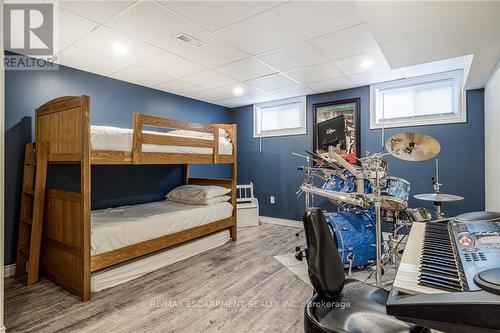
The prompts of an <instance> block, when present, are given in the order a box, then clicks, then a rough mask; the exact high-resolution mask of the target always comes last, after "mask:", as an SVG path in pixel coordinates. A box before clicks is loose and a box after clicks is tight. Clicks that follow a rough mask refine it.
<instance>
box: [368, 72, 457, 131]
mask: <svg viewBox="0 0 500 333" xmlns="http://www.w3.org/2000/svg"><path fill="white" fill-rule="evenodd" d="M449 78H457V79H458V80H459V82H458V87H459V89H460V91H459V94H460V96H459V103H460V105H459V106H458V111H459V114H458V117H453V118H452V117H444V118H442V119H439V118H435V119H421V120H415V119H409V120H400V121H396V122H388V123H385V124H377V123H376V107H377V100H376V94H377V89H385V88H393V87H404V86H407V85H412V84H418V83H425V82H432V81H437V80H442V79H449ZM463 87H464V82H463V70H461V69H460V70H454V71H448V72H442V73H437V74H429V75H423V76H418V77H413V78H407V79H400V80H395V81H388V82H381V83H376V84H372V85H370V129H380V128H395V127H409V126H426V125H441V124H456V123H465V122H467V110H466V105H467V103H466V93H465V91H464V89H463Z"/></svg>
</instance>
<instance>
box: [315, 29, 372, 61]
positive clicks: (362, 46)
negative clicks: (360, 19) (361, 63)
mask: <svg viewBox="0 0 500 333" xmlns="http://www.w3.org/2000/svg"><path fill="white" fill-rule="evenodd" d="M312 42H313V44H314V45H315V46H316V47H317V48H318V49H319V50H320V51H321V52H323V53H324V54H325V55H326V56H327V57H328V58H329V59H330V60H335V59H340V58H345V57H350V56H353V55H357V54H361V53H365V52H368V51H373V50H376V49H378V45H377V41H376V40H375V38H374V37H373V34H372V33H371V32H370V30H369V29H368V26H367V25H366V24H361V25H357V26H355V27H352V28H348V29H345V30H341V31H338V32H333V33H330V34H328V35H324V36H321V37H318V38H315V39H313V40H312Z"/></svg>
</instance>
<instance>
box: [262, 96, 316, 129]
mask: <svg viewBox="0 0 500 333" xmlns="http://www.w3.org/2000/svg"><path fill="white" fill-rule="evenodd" d="M297 102H299V103H301V105H302V106H301V112H302V115H301V116H302V120H303V126H302V127H300V128H292V129H283V130H273V131H266V132H265V133H262V132H260V133H259V132H258V127H257V119H258V112H259V108H261V107H273V106H279V105H283V104H292V103H297ZM306 109H307V104H306V96H298V97H291V98H284V99H278V100H274V101H269V102H263V103H255V104H254V105H253V137H254V139H258V138H268V137H277V136H292V135H305V134H307V110H306Z"/></svg>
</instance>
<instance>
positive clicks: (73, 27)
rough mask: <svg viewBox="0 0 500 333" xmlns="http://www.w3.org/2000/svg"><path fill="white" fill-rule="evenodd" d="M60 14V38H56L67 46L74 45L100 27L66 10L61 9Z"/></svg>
mask: <svg viewBox="0 0 500 333" xmlns="http://www.w3.org/2000/svg"><path fill="white" fill-rule="evenodd" d="M58 12H59V29H58V30H59V37H57V36H55V39H56V40H60V41H62V42H64V43H67V44H72V43H74V42H75V41H76V40H78V39H79V38H81V37H83V36H84V35H86V34H87V33H89V32H90V31H92V30H93V29H95V28H97V26H98V25H99V24H97V23H95V22H92V21H90V20H87V19H85V18H83V17H80V16H78V15H75V14H73V13H71V12H69V11H67V10H64V9H59V11H58Z"/></svg>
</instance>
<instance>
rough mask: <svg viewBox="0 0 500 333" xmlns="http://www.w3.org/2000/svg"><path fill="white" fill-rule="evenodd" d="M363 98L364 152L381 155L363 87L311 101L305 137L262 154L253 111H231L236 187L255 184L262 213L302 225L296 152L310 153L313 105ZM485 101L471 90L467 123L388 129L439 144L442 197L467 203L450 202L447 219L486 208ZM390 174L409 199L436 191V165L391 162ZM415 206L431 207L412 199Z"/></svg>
mask: <svg viewBox="0 0 500 333" xmlns="http://www.w3.org/2000/svg"><path fill="white" fill-rule="evenodd" d="M356 97H359V98H361V153H362V155H364V153H365V151H366V150H369V151H371V152H378V151H380V147H381V137H380V130H370V129H369V125H370V114H369V110H370V101H369V99H370V89H369V87H360V88H354V89H347V90H342V91H335V92H331V93H324V94H317V95H310V96H307V134H306V135H298V136H288V137H274V138H264V139H263V144H262V153H260V152H259V140H258V139H254V138H253V131H252V126H253V125H252V114H253V109H252V106H245V107H240V108H235V109H233V110H232V120H233V122H235V123H237V124H238V182H239V183H248V182H250V181H252V182H253V183H254V185H255V193H256V196H257V197H258V198H259V203H260V207H261V208H260V209H261V214H262V215H266V216H273V217H281V218H288V219H294V220H300V218H301V215H302V212H303V209H304V205H303V198H302V197H301V198H300V199H297V197H296V195H295V192H296V191H297V189H298V187H299V185H300V184H301V183H302V180H303V173H302V172H301V171H297V169H296V166H298V165H301V164H302V163H303V160H302V159H300V158H298V157H295V156H292V155H291V153H292V152H298V153H303V152H304V149H307V150H312V145H313V138H312V136H313V126H312V124H313V119H312V112H313V111H312V106H313V104H316V103H322V102H328V101H334V100H342V99H348V98H356ZM483 113H484V98H483V90H482V89H479V90H472V91H467V123H463V124H449V125H436V126H420V127H406V128H396V129H390V130H386V138H387V137H389V136H390V135H392V134H394V133H398V132H402V131H409V132H410V131H415V132H420V133H425V134H429V135H431V136H433V137H435V138H436V139H437V140H439V142H440V143H441V153H440V154H439V160H440V170H441V173H440V181H441V182H442V183H443V184H444V186H443V187H442V192H445V193H453V194H459V195H463V196H465V197H466V200H465V201H462V202H456V203H446V204H444V206H443V210H444V212H445V213H447V214H448V215H454V214H459V213H462V212H466V211H472V210H482V209H484V121H483V119H484V115H483ZM388 161H389V173H390V175H391V176H398V177H401V178H404V179H406V180H408V181H410V182H411V185H412V189H411V196H413V195H414V194H417V193H428V192H432V191H433V188H432V183H431V178H432V177H433V175H434V163H435V162H434V160H429V161H423V162H406V161H401V160H397V159H395V158H393V157H388ZM271 195H274V196H275V197H276V204H274V205H271V204H270V203H269V196H271ZM409 204H410V206H411V207H426V208H428V209H432V205H431V204H429V203H426V202H422V201H418V200H416V199H413V198H412V199H410V202H409Z"/></svg>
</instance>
